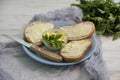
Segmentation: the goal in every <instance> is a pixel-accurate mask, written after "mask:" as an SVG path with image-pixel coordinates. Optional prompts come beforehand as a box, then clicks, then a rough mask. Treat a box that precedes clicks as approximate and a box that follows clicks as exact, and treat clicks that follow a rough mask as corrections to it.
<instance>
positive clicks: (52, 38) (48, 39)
mask: <svg viewBox="0 0 120 80" xmlns="http://www.w3.org/2000/svg"><path fill="white" fill-rule="evenodd" d="M61 37H62V35H61V34H56V35H54V34H53V35H47V34H45V35H43V36H42V40H43V41H44V42H45V43H46V44H47V46H49V47H51V48H55V49H59V48H61V47H63V43H64V41H61V40H60V38H61Z"/></svg>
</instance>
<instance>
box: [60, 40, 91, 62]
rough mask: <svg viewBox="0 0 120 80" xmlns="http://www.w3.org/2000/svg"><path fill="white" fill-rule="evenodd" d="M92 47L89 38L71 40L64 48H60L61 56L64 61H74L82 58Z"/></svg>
mask: <svg viewBox="0 0 120 80" xmlns="http://www.w3.org/2000/svg"><path fill="white" fill-rule="evenodd" d="M91 47H92V40H91V39H84V40H80V41H71V42H69V43H68V44H67V45H65V47H64V48H62V49H61V52H60V54H61V56H62V57H63V59H64V61H66V62H76V61H80V60H81V59H83V58H84V56H85V55H86V53H87V52H88V51H89V50H90V49H91Z"/></svg>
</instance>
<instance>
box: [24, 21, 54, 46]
mask: <svg viewBox="0 0 120 80" xmlns="http://www.w3.org/2000/svg"><path fill="white" fill-rule="evenodd" d="M35 23H46V22H45V21H42V20H40V21H35V22H31V23H29V24H27V26H26V27H25V29H24V32H23V38H24V40H25V41H27V42H29V43H34V44H35V45H38V46H40V45H42V43H43V42H42V40H41V41H39V42H33V41H32V40H31V39H30V38H29V37H27V35H26V29H27V28H28V27H31V26H32V25H34V24H35ZM51 24H52V23H51ZM53 25H54V24H53ZM54 27H55V25H54Z"/></svg>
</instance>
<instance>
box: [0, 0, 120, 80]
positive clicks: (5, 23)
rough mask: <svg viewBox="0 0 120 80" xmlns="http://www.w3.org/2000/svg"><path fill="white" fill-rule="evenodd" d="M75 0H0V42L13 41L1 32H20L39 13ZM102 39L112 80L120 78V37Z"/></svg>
mask: <svg viewBox="0 0 120 80" xmlns="http://www.w3.org/2000/svg"><path fill="white" fill-rule="evenodd" d="M73 2H75V0H0V42H3V41H4V42H8V41H11V40H9V39H7V38H5V37H3V36H1V34H3V33H5V34H13V33H14V34H20V33H22V31H23V29H24V26H25V24H27V23H28V21H29V20H30V19H31V18H32V17H33V15H35V14H38V13H46V12H47V11H51V10H55V9H61V8H64V7H68V6H70V4H71V3H73ZM99 38H100V39H101V41H102V48H103V59H104V60H105V61H106V64H107V67H108V70H109V73H110V77H111V80H120V39H118V40H116V41H112V38H111V37H103V36H99Z"/></svg>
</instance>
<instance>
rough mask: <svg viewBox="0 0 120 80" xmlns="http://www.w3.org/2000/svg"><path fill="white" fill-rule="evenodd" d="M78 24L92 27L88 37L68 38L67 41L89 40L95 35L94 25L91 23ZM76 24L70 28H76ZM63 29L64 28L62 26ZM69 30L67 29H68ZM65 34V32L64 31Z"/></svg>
mask: <svg viewBox="0 0 120 80" xmlns="http://www.w3.org/2000/svg"><path fill="white" fill-rule="evenodd" d="M79 24H83V25H84V24H88V26H89V25H91V26H92V30H91V32H90V33H89V34H88V35H84V36H79V37H68V41H78V40H83V39H87V38H91V37H92V35H93V34H94V33H95V31H96V30H95V25H94V23H93V22H91V21H84V22H81V23H79ZM75 25H76V24H73V25H71V26H70V27H76V26H75ZM63 27H64V26H63ZM68 29H69V28H68ZM66 32H67V31H66Z"/></svg>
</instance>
